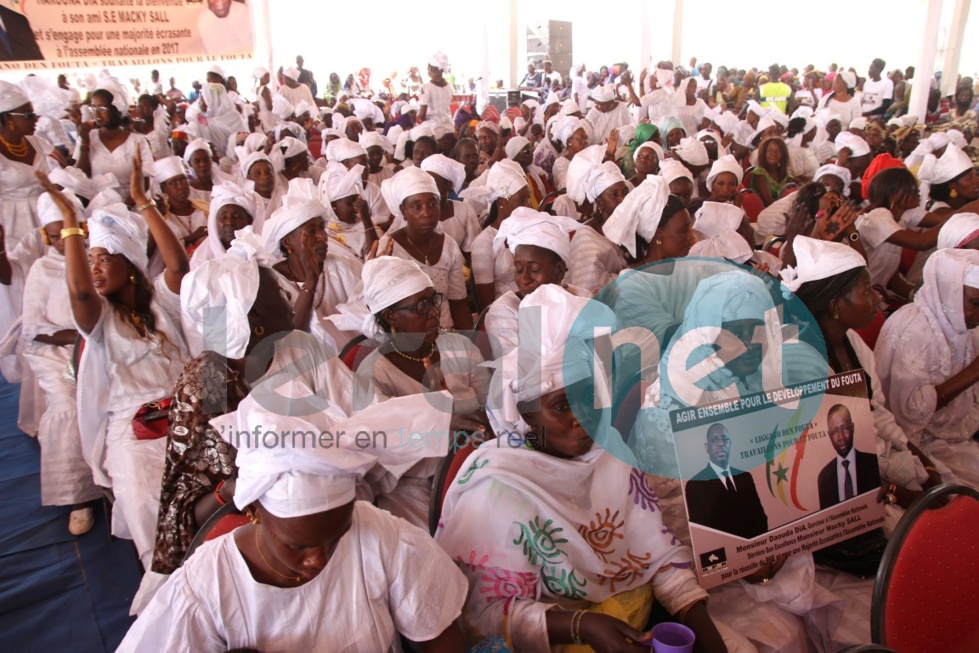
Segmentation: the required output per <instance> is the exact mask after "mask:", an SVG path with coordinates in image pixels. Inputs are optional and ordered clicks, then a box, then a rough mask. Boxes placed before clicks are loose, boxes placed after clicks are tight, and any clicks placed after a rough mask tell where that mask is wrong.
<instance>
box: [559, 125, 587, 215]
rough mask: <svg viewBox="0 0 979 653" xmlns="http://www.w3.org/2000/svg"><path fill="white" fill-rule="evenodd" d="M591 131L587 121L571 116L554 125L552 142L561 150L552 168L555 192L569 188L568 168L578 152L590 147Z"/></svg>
mask: <svg viewBox="0 0 979 653" xmlns="http://www.w3.org/2000/svg"><path fill="white" fill-rule="evenodd" d="M590 131H591V125H589V124H588V123H587V122H586V121H584V120H580V119H578V118H572V117H571V116H564V117H563V118H560V119H558V121H557V122H556V123H555V124H554V127H553V132H552V133H553V136H552V140H553V141H555V144H556V145H557V146H560V148H561V149H560V151H561V155H560V156H558V157H556V158H555V159H554V165H553V167H552V168H551V186H553V187H554V189H555V190H558V191H562V190H564V189H565V188H566V187H567V175H568V166H569V165H571V160H572V159H574V157H575V155H576V154H577V153H578V152H580V151H581V150H583V149H585V148H586V147H588V141H589V138H590V136H589V132H590ZM572 217H574V216H572Z"/></svg>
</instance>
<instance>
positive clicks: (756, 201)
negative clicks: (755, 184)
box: [741, 190, 765, 223]
mask: <svg viewBox="0 0 979 653" xmlns="http://www.w3.org/2000/svg"><path fill="white" fill-rule="evenodd" d="M741 208H742V209H744V212H745V214H746V215H747V216H748V220H750V221H751V222H753V223H754V222H758V216H759V215H760V214H761V212H762V211H764V210H765V203H764V202H762V201H761V198H760V197H758V194H757V193H755V192H754V191H752V190H743V191H741Z"/></svg>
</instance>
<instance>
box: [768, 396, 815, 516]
mask: <svg viewBox="0 0 979 653" xmlns="http://www.w3.org/2000/svg"><path fill="white" fill-rule="evenodd" d="M800 412H801V405H800V408H799V409H798V410H796V412H795V414H793V415H792V418H791V419H790V420H789V430H790V431H791V430H792V429H794V428H795V427H796V426H797V425H798V424H799V418H800ZM808 435H809V427H808V426H807V427H806V429H805V430H804V431H803V432H802V435H801V436H799V440H798V441H797V442H796V443H795V445H794V446H791V447H783V448H782V450H781V453H779V454H778V455H777V456H776V455H775V443H776V442H777V441H778V436H779V426H778V424H776V425H775V428H774V429H773V430H772V433H771V436H770V437H769V438H768V448H767V450H766V451H765V480H766V481H767V483H768V491H769V492H770V493H771V495H772V496H773V497H778V499H779V500H780V501H781V502H782V505H785V506H795V507H796V508H798V509H799V510H808V508H806V507H805V506H803V505H802V503H801V502H800V501H799V492H798V482H799V469H800V468H801V467H802V459H803V456H805V453H806V440H807V438H808ZM790 461H791V462H790Z"/></svg>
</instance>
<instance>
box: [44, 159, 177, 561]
mask: <svg viewBox="0 0 979 653" xmlns="http://www.w3.org/2000/svg"><path fill="white" fill-rule="evenodd" d="M39 178H40V179H41V182H42V185H43V186H44V189H45V190H46V191H47V192H49V193H50V194H51V196H52V198H53V199H54V201H55V203H56V204H57V205H58V208H59V209H61V213H62V218H63V221H64V223H65V227H64V229H63V231H62V236H63V237H64V238H65V239H66V241H67V242H66V243H65V264H66V281H67V285H68V298H69V301H70V304H71V313H72V317H73V318H74V321H75V324H76V325H77V327H78V331H79V333H81V334H82V336H83V337H84V338H85V352H84V354H83V355H82V360H81V364H80V365H79V370H78V385H77V392H78V405H79V406H85V407H86V410H84V411H81V412H79V432H80V433H81V441H82V454H83V455H84V456H85V461H86V462H87V463H88V464H89V465H90V466H91V468H92V473H93V476H94V477H95V482H96V483H98V484H99V485H102V486H103V487H111V488H112V490H113V493H114V494H115V498H116V500H115V503H114V504H113V509H112V532H113V534H115V535H116V536H118V537H123V538H126V539H132V540H133V542H134V544H135V545H136V550H137V552H138V553H139V556H140V560H141V562H142V564H143V567H144V568H145V569H149V567H150V559H151V556H152V553H153V540H154V535H155V530H156V517H157V513H158V511H159V496H160V478H161V477H162V475H163V462H164V449H165V446H166V440H164V439H159V438H158V439H138V438H137V437H136V434H135V431H134V426H133V419H134V416H135V415H136V413H137V411H139V410H140V409H141V408H142V407H144V406H147V408H148V409H151V408H152V404H153V403H155V402H159V400H160V399H161V398H164V397H167V396H169V395H170V394H171V393H172V392H173V383H174V381H176V380H177V377H178V376H179V375H180V371H181V370H182V369H183V366H184V364H185V363H186V362H187V361H188V360H189V359H190V356H189V352H188V349H187V344H186V341H185V340H184V334H183V329H182V328H181V326H180V296H179V293H180V282H181V281H182V280H183V277H184V275H185V274H186V273H187V271H188V264H187V255H186V253H185V252H184V248H183V246H182V245H181V243H180V241H179V240H178V239H177V238H176V236H174V235H173V232H171V231H170V229H169V227H167V224H166V222H165V221H164V220H163V216H161V215H160V213H159V212H158V211H157V210H156V207H155V205H154V204H153V203H152V202H150V201H149V200H148V199H147V197H146V194H145V192H144V191H143V170H142V162H141V160H140V155H139V153H138V150H137V154H136V156H135V158H134V160H133V164H132V177H131V183H130V194H131V195H132V198H133V199H134V200H135V201H136V205H137V206H136V208H137V210H138V212H139V217H137V216H136V215H134V214H132V213H130V212H129V210H128V209H127V208H126V207H125V205H123V204H120V203H117V204H112V205H109V206H107V207H104V208H102V209H99V210H96V211H94V212H93V214H92V216H91V217H90V218H89V220H88V228H89V234H90V236H89V249H88V252H87V254H86V251H85V245H84V241H83V239H82V238H81V235H82V230H81V229H80V228H79V226H78V216H77V213H76V211H75V207H74V205H72V204H71V202H70V201H69V200H68V199H67V198H66V197H65V196H64V195H63V194H62V193H61V191H59V190H58V189H57V188H56V187H55V186H53V185H52V184H51V183H50V181H48V179H47V178H46V177H39ZM144 221H145V222H144ZM146 224H148V225H149V228H150V233H151V234H152V236H153V239H154V240H155V241H156V243H157V246H158V247H159V248H160V252H161V254H162V256H163V260H164V263H165V265H166V267H165V269H164V271H163V273H162V274H161V275H160V276H159V277H157V278H156V280H155V281H153V282H152V284H151V283H150V282H149V281H148V280H147V278H146V265H147V258H146ZM156 410H159V408H158V407H157V409H156Z"/></svg>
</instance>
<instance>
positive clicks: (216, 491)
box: [214, 480, 228, 506]
mask: <svg viewBox="0 0 979 653" xmlns="http://www.w3.org/2000/svg"><path fill="white" fill-rule="evenodd" d="M222 487H224V480H220V481H218V485H217V487H215V488H214V498H215V499H217V500H218V503H219V504H221V505H222V506H226V505H228V502H227V501H225V500H224V497H222V496H221V488H222Z"/></svg>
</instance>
